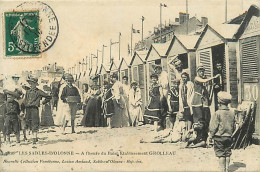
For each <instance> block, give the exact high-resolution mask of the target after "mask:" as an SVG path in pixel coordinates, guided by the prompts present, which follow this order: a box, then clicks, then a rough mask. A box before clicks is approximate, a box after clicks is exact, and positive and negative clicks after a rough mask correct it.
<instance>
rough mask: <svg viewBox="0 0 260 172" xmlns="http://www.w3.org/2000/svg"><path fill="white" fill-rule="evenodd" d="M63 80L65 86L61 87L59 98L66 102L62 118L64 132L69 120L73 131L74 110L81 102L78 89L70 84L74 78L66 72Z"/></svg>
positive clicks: (73, 131) (72, 131) (75, 110)
mask: <svg viewBox="0 0 260 172" xmlns="http://www.w3.org/2000/svg"><path fill="white" fill-rule="evenodd" d="M65 81H66V84H67V85H66V86H65V87H64V88H63V90H62V93H61V100H62V101H63V103H65V104H66V106H64V107H63V108H64V109H66V111H65V110H64V112H65V113H64V114H65V115H64V119H63V133H62V134H65V128H66V126H67V124H68V122H69V120H71V133H75V129H74V127H75V123H74V121H75V117H76V112H77V110H78V103H80V102H81V98H80V94H79V90H78V89H77V88H76V87H75V86H74V85H72V83H73V82H74V78H73V76H72V75H71V74H66V75H65Z"/></svg>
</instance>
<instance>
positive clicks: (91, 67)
mask: <svg viewBox="0 0 260 172" xmlns="http://www.w3.org/2000/svg"><path fill="white" fill-rule="evenodd" d="M90 57H91V61H90V62H91V69H92V67H93V57H92V53H91V54H90Z"/></svg>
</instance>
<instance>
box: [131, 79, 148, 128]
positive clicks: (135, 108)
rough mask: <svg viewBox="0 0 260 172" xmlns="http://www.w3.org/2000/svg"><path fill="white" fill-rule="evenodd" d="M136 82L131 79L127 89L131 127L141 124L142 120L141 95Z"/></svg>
mask: <svg viewBox="0 0 260 172" xmlns="http://www.w3.org/2000/svg"><path fill="white" fill-rule="evenodd" d="M137 86H138V83H137V82H136V81H133V82H132V83H131V89H130V91H129V112H131V113H130V117H131V122H132V127H134V126H136V125H137V124H138V125H142V124H143V121H144V117H143V113H142V108H141V105H142V97H141V90H140V88H138V87H137Z"/></svg>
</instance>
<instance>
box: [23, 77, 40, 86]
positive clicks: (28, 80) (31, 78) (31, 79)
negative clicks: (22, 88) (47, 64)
mask: <svg viewBox="0 0 260 172" xmlns="http://www.w3.org/2000/svg"><path fill="white" fill-rule="evenodd" d="M26 81H27V82H34V83H36V84H37V85H39V84H38V78H35V77H32V76H30V77H28V79H27V80H26Z"/></svg>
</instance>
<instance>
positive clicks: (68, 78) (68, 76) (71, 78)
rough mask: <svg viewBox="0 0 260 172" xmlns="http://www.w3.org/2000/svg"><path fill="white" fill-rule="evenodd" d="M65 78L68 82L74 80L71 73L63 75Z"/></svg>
mask: <svg viewBox="0 0 260 172" xmlns="http://www.w3.org/2000/svg"><path fill="white" fill-rule="evenodd" d="M65 80H66V81H70V82H74V78H73V76H72V75H71V74H67V75H65Z"/></svg>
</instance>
